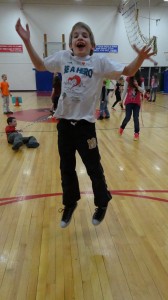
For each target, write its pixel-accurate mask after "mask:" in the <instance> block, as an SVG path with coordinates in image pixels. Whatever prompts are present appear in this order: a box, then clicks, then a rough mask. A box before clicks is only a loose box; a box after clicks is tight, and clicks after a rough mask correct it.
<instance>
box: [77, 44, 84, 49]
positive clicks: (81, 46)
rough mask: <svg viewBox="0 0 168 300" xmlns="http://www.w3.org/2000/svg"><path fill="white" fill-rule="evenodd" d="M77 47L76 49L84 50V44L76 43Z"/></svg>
mask: <svg viewBox="0 0 168 300" xmlns="http://www.w3.org/2000/svg"><path fill="white" fill-rule="evenodd" d="M77 47H78V48H84V47H85V44H84V43H78V44H77Z"/></svg>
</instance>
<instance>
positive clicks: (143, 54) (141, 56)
mask: <svg viewBox="0 0 168 300" xmlns="http://www.w3.org/2000/svg"><path fill="white" fill-rule="evenodd" d="M150 51H151V48H149V47H147V46H144V47H143V48H142V49H138V48H137V47H136V52H137V53H138V55H137V57H136V58H135V59H134V60H133V61H132V62H131V63H130V64H129V65H128V66H126V67H125V68H124V70H123V73H122V74H123V75H126V76H134V75H135V73H136V72H137V71H138V69H139V68H140V66H141V65H142V63H143V61H144V60H145V59H150V57H151V56H152V55H154V54H155V53H154V52H150Z"/></svg>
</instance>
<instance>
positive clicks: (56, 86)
mask: <svg viewBox="0 0 168 300" xmlns="http://www.w3.org/2000/svg"><path fill="white" fill-rule="evenodd" d="M60 95H61V78H60V75H59V74H58V73H55V74H54V77H53V90H52V94H51V100H52V103H53V105H52V113H54V112H55V110H56V109H57V106H58V100H59V97H60Z"/></svg>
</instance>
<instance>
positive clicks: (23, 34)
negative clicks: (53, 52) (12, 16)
mask: <svg viewBox="0 0 168 300" xmlns="http://www.w3.org/2000/svg"><path fill="white" fill-rule="evenodd" d="M15 29H16V31H17V33H18V35H19V36H20V37H21V39H22V40H23V41H24V42H26V41H29V40H30V30H29V25H28V24H26V30H25V29H24V28H23V26H22V25H21V22H20V18H19V19H18V20H17V23H16V25H15Z"/></svg>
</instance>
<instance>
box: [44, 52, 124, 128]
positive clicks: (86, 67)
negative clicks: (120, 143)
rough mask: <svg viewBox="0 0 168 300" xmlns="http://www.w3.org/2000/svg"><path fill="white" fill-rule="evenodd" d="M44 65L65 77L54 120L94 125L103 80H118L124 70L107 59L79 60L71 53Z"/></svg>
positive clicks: (63, 53) (53, 57) (48, 58)
mask: <svg viewBox="0 0 168 300" xmlns="http://www.w3.org/2000/svg"><path fill="white" fill-rule="evenodd" d="M44 65H45V67H46V69H47V70H48V71H50V72H54V73H55V72H60V73H61V74H62V89H61V96H60V98H59V101H58V107H57V110H56V112H55V114H54V116H55V117H56V118H57V119H73V120H81V119H84V120H87V121H89V122H93V123H94V122H95V111H96V105H97V101H99V99H100V94H101V89H102V82H103V79H104V78H110V79H118V78H119V77H120V75H121V74H122V72H123V69H124V66H123V65H122V64H120V63H117V62H115V61H112V60H110V59H109V58H108V57H106V56H102V55H97V54H93V55H92V56H90V55H88V56H86V57H77V56H73V55H72V52H71V51H70V50H61V51H59V52H56V53H55V54H53V55H51V56H48V57H46V58H45V59H44Z"/></svg>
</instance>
